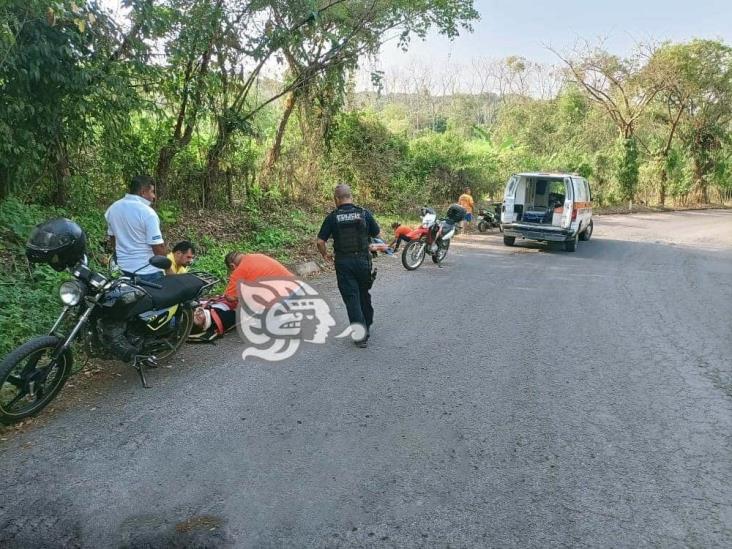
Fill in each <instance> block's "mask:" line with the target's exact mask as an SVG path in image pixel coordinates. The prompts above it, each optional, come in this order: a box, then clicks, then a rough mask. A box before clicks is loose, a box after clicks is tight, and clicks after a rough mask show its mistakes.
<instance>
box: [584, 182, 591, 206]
mask: <svg viewBox="0 0 732 549" xmlns="http://www.w3.org/2000/svg"><path fill="white" fill-rule="evenodd" d="M582 181H584V183H585V194H586V195H587V201H588V202H589V201H590V200H592V193H591V192H590V182H589V181H587V180H586V179H583V180H582Z"/></svg>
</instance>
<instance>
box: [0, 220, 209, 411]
mask: <svg viewBox="0 0 732 549" xmlns="http://www.w3.org/2000/svg"><path fill="white" fill-rule="evenodd" d="M85 249H86V235H85V234H84V232H83V231H82V230H81V228H80V227H79V226H78V225H77V224H76V223H74V222H72V221H70V220H68V219H55V220H52V221H49V222H47V223H45V224H42V225H39V226H38V227H36V228H35V229H34V231H33V233H32V234H31V236H30V238H29V240H28V243H27V245H26V254H27V256H28V258H29V260H30V261H31V263H44V264H47V265H50V266H51V267H52V268H54V269H55V270H57V271H63V270H68V271H69V272H70V273H71V275H72V277H73V278H72V279H71V280H68V281H66V282H64V283H63V284H61V287H60V289H59V294H60V298H61V302H62V303H63V305H64V307H63V311H62V312H61V315H60V316H59V317H58V319H57V320H56V322H55V324H54V325H53V327H52V328H51V330H50V331H49V335H47V336H41V337H36V338H34V339H31V340H30V341H27V342H26V343H24V344H23V345H21V346H19V347H17V348H16V349H14V350H13V351H11V352H10V353H9V354H8V355H7V356H6V357H5V358H4V359H3V361H2V362H0V423H13V422H17V421H19V420H21V419H23V418H26V417H29V416H32V415H34V414H36V413H38V412H40V411H41V410H42V409H43V408H44V407H45V406H47V405H48V404H49V403H50V402H51V401H52V400H53V399H54V398H55V397H56V395H57V394H58V393H59V391H61V389H62V387H63V386H64V384H65V383H66V380H67V379H68V377H69V375H70V374H71V369H72V364H73V356H72V345H79V346H80V347H81V349H80V350H83V351H84V353H85V354H87V355H88V356H89V357H96V358H104V359H112V360H121V361H124V362H127V363H129V364H130V365H132V366H133V367H134V368H135V369H136V370H137V372H138V374H139V376H140V380H141V382H142V385H143V386H144V387H148V384H147V381H146V379H145V369H146V368H148V367H156V366H157V365H158V364H161V363H163V362H164V361H166V360H168V359H170V358H171V357H172V356H173V355H174V354H175V353H176V351H178V349H179V348H180V346H181V345H182V344H183V342H184V341H185V340H186V338H187V337H188V334H189V333H190V331H191V327H192V326H193V309H194V308H195V307H196V305H197V299H198V298H199V297H200V296H201V295H202V294H203V293H204V292H205V291H206V290H207V289H209V288H211V287H212V286H213V285H214V284H216V282H217V281H218V280H217V279H216V278H215V277H213V276H212V275H210V274H208V273H190V274H181V275H173V276H166V277H163V278H161V279H158V280H156V281H154V282H150V281H145V280H142V279H139V278H138V277H137V276H134V273H133V276H122V277H120V278H113V277H111V276H109V275H107V276H105V275H102V274H101V273H98V272H94V271H92V270H91V269H90V268H89V266H88V263H87V259H86V255H85ZM149 263H150V265H152V266H154V267H156V268H159V269H167V268H169V267H170V259H168V258H167V257H165V256H154V257H152V258H150V260H149Z"/></svg>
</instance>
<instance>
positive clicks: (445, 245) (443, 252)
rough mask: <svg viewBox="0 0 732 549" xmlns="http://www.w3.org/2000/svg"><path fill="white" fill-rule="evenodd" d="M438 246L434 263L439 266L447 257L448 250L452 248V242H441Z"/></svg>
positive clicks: (434, 254)
mask: <svg viewBox="0 0 732 549" xmlns="http://www.w3.org/2000/svg"><path fill="white" fill-rule="evenodd" d="M437 246H438V248H437V251H436V252H435V253H433V254H432V262H433V263H438V264H439V263H442V262H443V261H444V260H445V257H446V256H447V250H448V249H449V248H450V241H449V240H440V243H439V244H438V245H437Z"/></svg>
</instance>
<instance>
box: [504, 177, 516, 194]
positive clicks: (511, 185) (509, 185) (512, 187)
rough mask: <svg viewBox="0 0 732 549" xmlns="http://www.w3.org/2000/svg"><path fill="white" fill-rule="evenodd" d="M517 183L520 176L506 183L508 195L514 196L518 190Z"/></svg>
mask: <svg viewBox="0 0 732 549" xmlns="http://www.w3.org/2000/svg"><path fill="white" fill-rule="evenodd" d="M516 183H518V177H512V178H511V179H509V180H508V183H507V184H506V196H509V197H512V196H513V193H514V192H515V191H516Z"/></svg>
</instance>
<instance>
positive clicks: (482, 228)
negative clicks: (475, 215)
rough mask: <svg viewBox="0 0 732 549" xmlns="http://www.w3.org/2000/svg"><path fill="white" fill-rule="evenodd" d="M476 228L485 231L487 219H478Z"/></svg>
mask: <svg viewBox="0 0 732 549" xmlns="http://www.w3.org/2000/svg"><path fill="white" fill-rule="evenodd" d="M478 230H479V231H480V232H481V233H484V232H486V231H487V230H488V222H487V221H485V220H481V221H480V222H479V223H478Z"/></svg>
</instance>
